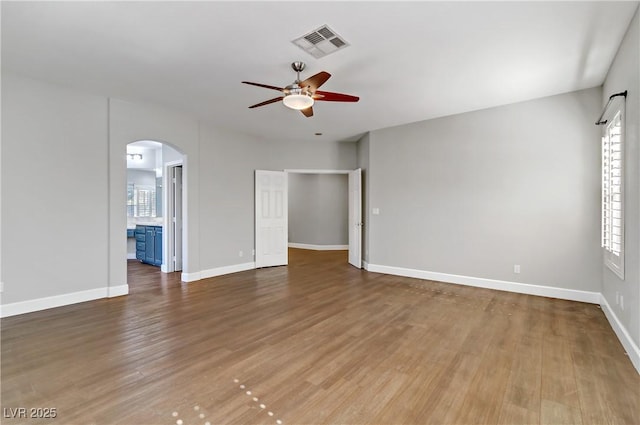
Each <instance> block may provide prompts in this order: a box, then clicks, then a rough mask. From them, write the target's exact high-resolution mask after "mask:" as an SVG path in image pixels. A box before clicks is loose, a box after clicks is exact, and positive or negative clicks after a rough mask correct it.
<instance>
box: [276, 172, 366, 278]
mask: <svg viewBox="0 0 640 425" xmlns="http://www.w3.org/2000/svg"><path fill="white" fill-rule="evenodd" d="M357 169H358V168H355V169H353V170H330V169H303V168H288V169H287V168H286V169H285V170H284V172H285V173H287V174H343V175H346V176H347V177H349V175H350V174H351V173H352V172H353V171H355V170H357ZM347 184H349V183H348V182H347ZM349 194H350V193H349ZM360 197H362V186H361V187H360ZM348 203H349V200H348V199H347V204H348ZM348 214H349V213H347V215H348ZM360 215H361V218H360V229H361V231H362V226H363V219H364V217H363V211H362V209H361V211H360ZM348 218H349V217H347V219H348ZM349 232H351V229H349ZM362 253H363V247H362V237H361V238H360V268H362V264H363V263H364V259H363V258H362Z"/></svg>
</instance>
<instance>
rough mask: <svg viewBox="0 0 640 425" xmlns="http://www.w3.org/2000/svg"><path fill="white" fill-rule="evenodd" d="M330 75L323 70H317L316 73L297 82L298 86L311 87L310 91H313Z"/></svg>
mask: <svg viewBox="0 0 640 425" xmlns="http://www.w3.org/2000/svg"><path fill="white" fill-rule="evenodd" d="M329 77H331V74H329V73H328V72H325V71H321V72H318V73H317V74H316V75H312V76H311V77H309V78H307V79H306V80H304V81H301V82H300V83H298V85H299V86H300V87H311V91H312V92H315V91H316V90H318V88H319V87H320V86H321V85H323V84H324V83H326V82H327V80H328V79H329Z"/></svg>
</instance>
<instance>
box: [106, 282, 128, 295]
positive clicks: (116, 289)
mask: <svg viewBox="0 0 640 425" xmlns="http://www.w3.org/2000/svg"><path fill="white" fill-rule="evenodd" d="M127 294H129V285H119V286H109V287H108V288H107V297H109V298H113V297H120V296H122V295H127Z"/></svg>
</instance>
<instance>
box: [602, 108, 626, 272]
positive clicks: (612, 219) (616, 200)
mask: <svg viewBox="0 0 640 425" xmlns="http://www.w3.org/2000/svg"><path fill="white" fill-rule="evenodd" d="M622 117H623V111H622V109H618V110H617V111H616V112H615V114H614V117H613V119H611V120H610V121H609V122H608V123H607V125H606V127H605V128H604V135H603V136H602V247H603V248H604V250H605V252H604V255H605V263H606V264H607V265H608V266H609V268H611V270H613V271H614V272H615V273H616V274H618V276H620V278H622V279H624V209H623V208H624V205H623V202H624V188H623V184H624V161H623V159H624V155H623V131H622V130H623V127H622V124H623V123H622Z"/></svg>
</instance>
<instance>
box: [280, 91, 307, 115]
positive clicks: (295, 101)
mask: <svg viewBox="0 0 640 425" xmlns="http://www.w3.org/2000/svg"><path fill="white" fill-rule="evenodd" d="M282 103H284V106H286V107H287V108H291V109H295V110H297V111H300V110H302V109H307V108H310V107H311V106H313V98H312V97H311V96H309V95H306V94H290V95H287V96H285V97H284V99H282Z"/></svg>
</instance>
